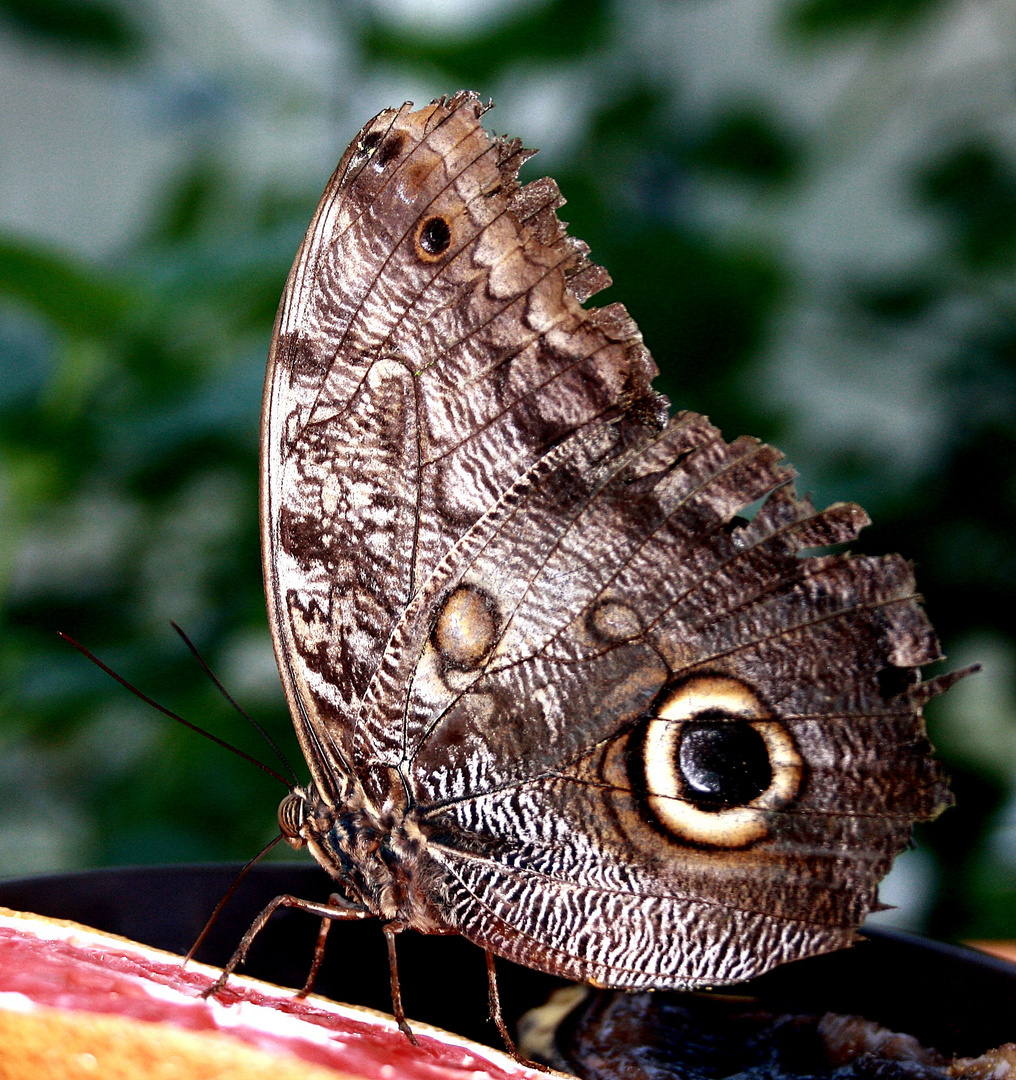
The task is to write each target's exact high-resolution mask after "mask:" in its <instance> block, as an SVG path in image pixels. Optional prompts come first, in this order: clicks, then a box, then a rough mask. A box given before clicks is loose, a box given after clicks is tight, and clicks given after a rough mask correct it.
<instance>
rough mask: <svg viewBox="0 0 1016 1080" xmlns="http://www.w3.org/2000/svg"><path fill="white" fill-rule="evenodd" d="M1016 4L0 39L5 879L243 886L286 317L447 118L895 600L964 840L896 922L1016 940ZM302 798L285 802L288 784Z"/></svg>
mask: <svg viewBox="0 0 1016 1080" xmlns="http://www.w3.org/2000/svg"><path fill="white" fill-rule="evenodd" d="M1014 52H1016V6H1013V5H1012V4H1011V2H1010V0H980V2H977V0H855V2H851V3H844V2H843V0H669V2H667V0H615V2H606V0H426V2H425V0H374V2H366V0H359V2H345V3H338V2H335V3H327V2H321V0H318V2H314V0H130V2H128V0H121V2H117V0H0V619H2V627H0V876H3V877H11V876H15V875H23V874H29V873H41V872H46V871H56V870H63V869H73V868H78V867H95V866H103V865H115V864H132V863H164V862H182V861H193V860H211V859H246V858H248V857H249V856H251V855H252V854H253V853H254V852H255V851H256V850H257V849H258V847H259V846H260V845H262V844H263V843H264V842H265V841H267V840H268V839H269V838H270V837H271V836H272V835H273V834H274V832H275V830H276V825H275V807H276V804H277V802H278V799H279V797H280V794H281V792H280V790H279V789H278V786H277V784H276V783H275V782H274V781H272V780H271V779H270V778H268V777H264V776H262V775H260V774H259V773H258V772H256V771H255V770H254V769H252V768H250V767H249V766H248V765H247V764H245V763H244V762H242V761H239V760H236V759H234V758H233V757H232V756H231V755H229V754H227V753H226V752H224V751H222V750H220V749H218V748H217V747H215V746H213V745H211V744H209V743H207V742H206V741H205V740H203V739H201V738H199V737H198V736H196V735H193V734H192V733H190V732H188V731H186V730H185V729H184V728H182V727H181V726H179V725H177V724H175V723H173V722H172V721H170V720H168V719H166V718H164V717H162V716H161V715H159V714H158V713H156V712H154V711H153V710H151V709H149V708H147V707H146V706H145V705H143V704H142V703H141V702H139V701H137V700H135V699H134V698H133V697H131V696H130V695H129V694H128V693H127V692H126V691H124V690H123V689H122V688H120V687H118V686H117V685H116V684H115V683H113V682H112V681H111V680H110V679H109V678H108V677H107V676H106V675H104V674H103V673H102V672H101V671H99V670H98V669H96V668H94V667H93V666H92V665H90V664H89V663H88V662H87V661H86V660H85V659H84V658H83V657H81V656H80V655H79V654H78V653H76V652H75V651H74V650H73V649H71V648H70V647H69V646H68V645H66V644H65V643H64V642H63V641H61V640H60V639H59V638H58V637H57V631H58V630H62V631H65V632H67V633H69V634H71V635H72V636H74V637H75V638H77V639H78V640H79V641H81V642H83V643H84V644H86V645H87V646H88V647H89V648H91V649H92V650H94V651H95V652H96V653H98V654H99V655H100V656H101V657H102V658H103V659H104V660H105V661H106V662H107V663H109V664H111V665H112V666H114V667H115V668H116V669H117V670H118V671H119V672H121V673H122V674H123V675H124V676H125V677H127V678H129V679H130V680H132V681H133V682H134V683H136V684H137V685H138V686H139V687H140V688H142V689H143V690H144V691H146V692H147V693H149V694H151V695H153V696H154V697H155V698H157V699H158V700H159V701H161V702H163V703H164V704H166V705H167V706H169V707H171V708H173V709H175V710H177V711H178V712H180V713H181V714H183V715H184V716H186V717H188V718H189V719H191V720H193V721H195V722H197V723H200V724H202V725H204V726H206V727H208V728H210V729H211V730H213V731H214V732H216V733H217V734H219V735H221V736H222V737H224V738H227V739H231V740H233V741H234V742H236V743H238V744H240V745H241V746H243V747H244V748H245V749H247V750H249V751H251V752H252V753H254V754H257V755H259V756H262V757H264V758H266V759H267V758H268V757H269V753H268V751H267V750H266V749H265V748H264V747H263V746H262V744H261V743H260V741H259V739H258V737H257V736H256V735H255V734H254V733H253V732H252V731H251V730H250V729H249V728H248V727H247V726H246V724H245V722H244V721H243V720H242V719H241V718H239V717H238V716H236V715H235V714H234V713H232V712H231V711H230V710H229V708H228V707H227V706H226V705H225V704H224V703H223V701H222V700H221V698H220V697H219V695H218V694H217V693H216V691H215V690H214V689H213V688H212V687H211V686H210V684H209V682H208V680H207V679H206V678H205V676H204V675H203V674H202V673H201V671H200V669H199V668H198V666H197V665H196V663H195V662H194V661H193V659H192V658H191V657H190V655H189V654H188V652H187V650H186V648H185V647H184V645H183V644H182V643H181V642H180V640H179V639H178V638H177V637H176V635H175V634H174V633H173V631H172V630H171V629H170V627H169V620H170V619H175V620H176V621H177V622H178V623H180V624H182V625H183V627H184V628H185V629H186V630H187V631H188V633H189V634H190V635H191V636H192V637H193V639H194V640H195V642H196V643H197V645H198V647H199V648H200V649H201V651H202V653H203V654H204V656H205V657H206V659H207V660H208V662H209V663H210V664H211V665H212V667H213V668H214V669H215V670H216V671H217V673H218V674H219V675H220V676H221V678H222V679H223V681H224V682H225V683H226V685H227V686H228V687H229V689H230V690H231V692H232V693H233V694H234V695H235V696H236V697H237V698H238V699H239V700H240V701H241V702H242V703H243V704H244V705H245V706H246V707H247V708H248V709H249V710H250V711H251V712H252V713H253V714H254V715H255V716H256V717H257V719H258V720H259V721H260V722H261V723H262V724H264V726H265V727H266V728H268V729H269V730H270V731H271V732H272V733H273V734H274V735H275V737H276V738H277V739H278V740H279V742H280V743H282V744H283V746H284V747H285V748H286V749H287V751H288V752H289V753H290V755H291V756H292V757H293V758H294V759H295V758H298V757H299V754H298V752H297V751H296V748H295V741H294V739H293V737H292V734H291V729H290V724H289V719H288V715H287V711H286V707H285V702H284V700H283V697H282V693H281V689H280V687H279V682H278V676H277V673H276V670H275V664H274V660H273V657H272V653H271V648H270V644H269V638H268V630H267V625H266V619H265V613H264V601H263V595H262V587H261V575H260V563H259V555H258V539H257V441H258V419H259V416H258V414H259V407H260V393H261V382H262V378H263V372H264V363H265V356H266V353H267V348H268V341H269V337H270V332H271V326H272V320H273V317H274V313H275V308H276V304H277V302H278V298H279V295H280V293H281V290H282V285H283V282H284V279H285V276H286V273H287V271H288V268H289V265H290V263H291V261H292V258H293V255H294V253H295V251H296V247H297V244H298V243H299V240H300V238H301V236H302V234H303V231H304V229H305V227H306V225H307V222H308V220H309V218H310V215H311V213H312V211H313V209H314V206H315V205H316V202H317V199H318V197H319V195H320V192H321V190H322V188H323V186H324V184H325V181H326V180H327V178H328V176H329V174H330V172H331V170H332V168H333V166H334V164H335V162H336V161H337V159H338V157H339V156H340V154H341V153H342V151H343V149H344V148H345V146H346V144H347V143H348V141H349V140H350V139H351V138H352V136H353V135H354V134H355V133H356V131H357V130H358V129H359V128H360V126H361V125H362V124H363V123H365V122H366V121H367V120H368V119H369V118H370V117H371V116H372V115H374V114H375V113H376V112H377V111H379V110H380V109H381V108H383V107H385V106H388V105H394V104H399V103H401V102H402V101H404V100H406V99H412V100H415V101H416V102H418V103H424V102H426V101H428V100H430V99H431V98H433V97H435V96H437V95H439V94H441V93H445V92H449V91H453V90H456V89H459V88H462V87H471V88H474V89H476V90H478V91H480V92H481V93H482V94H483V95H484V96H490V97H493V98H494V100H495V102H496V104H497V108H496V110H495V111H494V112H492V113H490V114H488V116H487V124H488V126H492V127H493V128H494V129H496V130H497V131H499V132H502V133H508V134H517V135H520V136H521V137H522V138H523V140H524V142H525V144H526V145H527V146H535V147H540V148H541V153H540V154H539V156H538V157H537V159H536V160H535V161H533V162H531V163H530V164H529V165H528V166H527V167H526V169H527V173H526V175H528V177H529V178H535V177H537V176H540V175H543V174H544V173H550V174H552V175H554V176H556V177H557V179H558V180H559V181H560V183H561V187H562V189H563V191H564V194H565V195H566V197H567V198H568V206H567V207H566V208H565V210H564V211H563V212H562V217H563V218H564V219H565V220H567V221H569V222H571V231H572V233H573V234H574V235H577V236H579V237H582V238H583V239H584V240H586V241H587V242H589V243H590V244H591V246H592V249H593V255H594V257H595V259H596V261H597V262H600V263H603V264H604V265H606V266H607V267H608V269H609V270H610V272H611V274H612V275H613V278H614V281H615V285H614V286H613V288H612V289H610V290H609V291H608V292H606V293H603V294H601V295H600V296H599V297H597V298H596V301H595V302H596V303H597V304H601V303H606V302H610V301H613V300H621V301H623V302H624V303H625V304H626V305H627V306H628V308H629V309H630V311H631V312H632V314H633V315H634V316H635V318H636V319H637V320H638V322H639V324H640V325H641V327H642V330H643V332H644V335H645V338H646V342H647V344H648V345H649V347H650V349H651V350H652V352H653V354H654V356H655V358H656V360H657V362H658V363H659V365H660V367H661V368H662V370H663V375H662V376H661V379H660V381H659V384H658V385H659V386H660V388H661V389H662V390H663V391H664V392H666V393H667V394H668V395H669V396H670V397H671V399H672V400H673V401H674V402H675V403H676V404H677V405H679V406H681V407H688V408H693V409H695V410H698V411H701V412H705V413H708V414H709V415H710V416H711V417H712V418H713V419H714V420H715V421H716V422H718V423H719V424H720V425H721V427H722V428H723V429H724V431H725V432H726V433H727V435H728V436H731V437H732V436H735V435H738V434H742V433H750V434H754V435H760V436H763V437H765V438H767V439H769V440H772V441H774V442H775V443H776V444H777V445H778V446H780V447H781V448H783V449H784V450H785V451H787V453H788V455H789V456H790V458H791V460H792V461H793V462H794V463H795V464H796V466H797V467H798V468H799V470H800V471H801V473H802V480H801V483H800V485H799V487H800V489H801V490H803V491H810V492H811V493H812V494H813V495H814V497H815V499H816V501H817V502H819V503H821V504H825V503H828V502H831V501H834V500H837V499H856V500H858V501H860V502H861V503H863V505H864V506H865V507H866V508H867V509H868V510H869V512H870V513H871V515H872V517H873V518H874V519H875V525H874V526H873V527H872V528H871V529H869V530H867V531H866V533H865V534H864V536H863V537H862V540H861V543H860V544H858V545H857V548H858V549H861V550H867V551H871V552H883V551H900V552H902V553H904V554H905V555H907V556H908V557H909V558H912V559H914V560H915V561H916V563H917V567H918V580H919V582H920V585H921V588H922V590H923V592H924V595H925V597H926V603H927V607H928V610H929V612H930V614H931V616H932V618H933V620H934V622H935V625H936V627H937V628H938V630H939V632H940V635H941V637H942V639H943V642H944V645H945V648H946V651H947V653H948V654H949V658H950V661H949V662H950V665H953V666H956V665H960V664H963V663H966V662H969V661H972V660H975V659H976V660H980V661H981V662H982V663H983V665H984V671H983V672H982V673H981V674H980V675H978V676H976V677H974V678H971V679H968V680H967V681H966V682H964V683H963V684H961V685H960V686H958V687H957V688H956V689H954V690H953V691H951V692H950V694H949V695H948V696H947V697H946V698H945V699H943V700H940V701H937V702H935V703H933V706H932V707H931V709H930V710H929V723H930V726H931V729H932V736H933V739H934V741H935V742H936V744H937V745H938V747H939V750H940V752H941V755H942V756H943V757H944V758H945V759H946V760H947V761H948V765H949V769H950V771H951V773H952V776H953V784H954V788H955V791H956V795H957V800H958V805H957V807H956V808H955V809H953V810H950V811H949V812H948V813H947V814H945V815H944V816H943V817H942V818H941V819H940V820H939V821H938V822H937V823H935V824H934V825H933V826H930V827H927V828H924V829H922V830H921V831H920V833H919V836H918V844H917V846H916V847H915V849H914V850H913V851H909V852H907V853H905V854H904V856H903V857H901V859H900V860H899V861H898V864H897V868H896V869H895V870H894V872H893V874H892V876H891V877H890V879H889V880H888V882H887V883H886V885H885V886H884V888H883V898H884V899H885V900H886V901H888V902H890V903H894V904H897V905H899V907H898V909H897V910H896V911H895V912H892V913H890V916H889V917H890V918H892V919H895V920H896V921H897V922H899V923H902V924H903V925H906V926H909V927H912V928H921V929H925V930H927V931H930V932H932V933H934V934H936V935H938V936H942V937H951V938H957V937H958V938H963V937H989V936H994V937H1016V705H1014V696H1013V683H1014V663H1016V661H1014V652H1013V649H1014V640H1013V635H1014V611H1016V546H1014V540H1013V537H1014V534H1016V469H1014V466H1016V323H1014V321H1013V306H1014V300H1016V296H1014V286H1016V278H1014V275H1013V270H1014V255H1016V77H1014V72H1016V63H1014V60H1016V57H1014ZM300 764H301V770H300V771H301V775H303V770H302V763H300Z"/></svg>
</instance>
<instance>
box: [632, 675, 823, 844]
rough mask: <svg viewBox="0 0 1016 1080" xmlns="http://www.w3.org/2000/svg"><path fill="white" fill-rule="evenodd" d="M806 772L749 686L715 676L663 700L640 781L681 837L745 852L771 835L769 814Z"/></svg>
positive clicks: (644, 747)
mask: <svg viewBox="0 0 1016 1080" xmlns="http://www.w3.org/2000/svg"><path fill="white" fill-rule="evenodd" d="M803 769H804V766H803V762H802V760H801V756H800V754H799V753H798V751H797V748H796V747H795V746H794V742H793V739H792V738H791V736H790V734H789V732H788V731H787V730H786V728H785V727H784V726H783V725H782V724H781V723H780V722H779V721H777V720H774V719H772V718H771V716H770V715H769V713H768V712H767V710H766V709H765V707H764V706H763V705H762V703H761V702H760V701H759V700H758V698H757V697H756V696H755V695H754V694H753V693H752V692H751V691H750V690H749V689H748V687H747V686H745V685H744V684H743V683H741V682H739V681H738V680H736V679H731V678H727V677H725V676H715V675H708V676H698V677H696V678H693V679H689V680H688V681H687V682H685V683H682V684H681V685H680V686H679V687H678V688H677V689H675V690H673V691H671V692H670V694H669V696H667V697H666V698H664V700H663V701H662V703H661V704H660V706H659V708H658V709H657V710H656V713H655V715H654V716H652V717H651V718H650V719H649V721H648V723H647V725H646V728H645V733H644V737H643V739H642V742H641V752H640V754H639V755H638V757H637V769H636V771H637V774H638V775H637V776H636V777H634V778H633V779H634V780H635V783H636V787H638V786H641V787H642V788H643V790H644V791H645V801H646V805H647V807H648V809H649V811H650V813H651V814H652V816H653V817H654V818H655V820H656V821H657V823H658V824H659V825H660V826H661V827H662V828H664V829H665V830H666V831H667V832H669V833H671V834H672V835H674V836H675V837H676V838H678V839H680V840H685V841H689V842H691V843H695V844H701V845H705V846H709V847H724V848H740V847H746V846H748V845H749V844H752V843H756V842H757V841H759V840H761V839H764V838H765V837H766V836H767V835H768V834H769V831H770V826H769V820H768V817H767V811H771V810H776V809H779V808H780V807H783V806H786V805H787V804H788V803H789V802H790V801H791V800H792V799H793V798H794V797H795V796H796V795H797V792H798V790H799V789H800V786H801V780H802V777H803ZM639 782H641V784H640V783H639Z"/></svg>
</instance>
